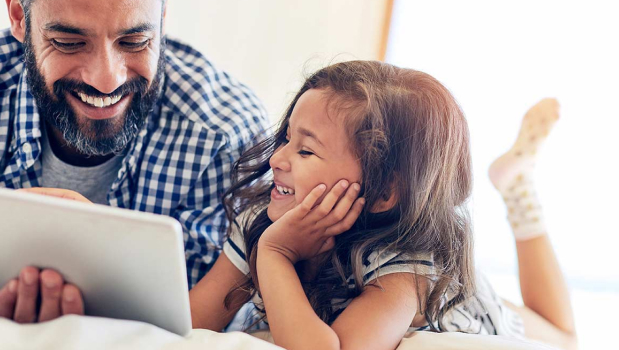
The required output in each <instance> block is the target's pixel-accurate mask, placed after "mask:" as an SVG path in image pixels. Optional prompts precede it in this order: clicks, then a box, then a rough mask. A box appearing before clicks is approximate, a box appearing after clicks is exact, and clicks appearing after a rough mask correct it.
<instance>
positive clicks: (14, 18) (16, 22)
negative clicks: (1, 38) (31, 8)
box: [6, 0, 26, 43]
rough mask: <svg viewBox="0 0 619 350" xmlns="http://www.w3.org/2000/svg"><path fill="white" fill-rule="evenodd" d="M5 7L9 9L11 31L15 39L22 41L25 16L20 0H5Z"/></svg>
mask: <svg viewBox="0 0 619 350" xmlns="http://www.w3.org/2000/svg"><path fill="white" fill-rule="evenodd" d="M6 7H7V8H8V10H9V20H10V21H11V33H12V34H13V36H14V37H15V39H17V40H19V41H20V42H22V43H23V42H24V38H25V37H26V16H25V15H24V8H23V7H22V5H21V1H20V0H6Z"/></svg>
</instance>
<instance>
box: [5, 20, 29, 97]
mask: <svg viewBox="0 0 619 350" xmlns="http://www.w3.org/2000/svg"><path fill="white" fill-rule="evenodd" d="M23 55H24V51H23V48H22V44H21V43H20V42H19V41H17V39H15V37H13V35H12V34H11V30H10V29H3V30H1V31H0V91H5V90H7V89H9V88H11V87H13V86H16V85H17V82H18V80H19V75H20V74H21V71H22V67H23Z"/></svg>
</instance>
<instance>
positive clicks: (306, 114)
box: [267, 89, 361, 221]
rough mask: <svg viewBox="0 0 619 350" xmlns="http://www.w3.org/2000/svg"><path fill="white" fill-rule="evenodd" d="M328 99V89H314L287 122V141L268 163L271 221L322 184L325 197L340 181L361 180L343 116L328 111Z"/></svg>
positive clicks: (301, 98) (307, 93) (301, 100)
mask: <svg viewBox="0 0 619 350" xmlns="http://www.w3.org/2000/svg"><path fill="white" fill-rule="evenodd" d="M327 96H328V91H327V90H317V89H311V90H308V91H306V92H305V93H304V94H303V95H302V96H301V97H300V98H299V100H298V101H297V103H296V105H295V107H294V110H293V111H292V114H291V116H290V120H289V123H288V125H289V126H288V130H287V134H286V139H287V142H285V143H282V144H281V145H280V146H279V147H278V148H277V149H276V150H275V153H274V154H273V156H272V157H271V159H270V161H269V163H270V165H271V168H272V169H273V180H274V182H275V188H274V189H273V190H272V191H271V202H270V203H269V207H268V210H267V213H268V215H269V218H270V219H271V220H272V221H276V220H278V219H279V218H280V217H282V215H284V214H285V213H286V212H287V211H288V210H290V209H292V208H294V207H295V206H297V205H298V204H300V203H301V202H302V201H303V199H304V198H305V197H306V196H307V195H308V194H309V193H310V191H311V190H312V189H314V188H315V187H316V186H318V185H320V184H325V185H327V191H325V194H326V193H328V191H329V190H330V189H331V188H332V187H333V186H334V185H335V184H336V183H337V182H338V181H339V180H342V179H346V180H348V182H349V183H350V184H352V183H354V182H357V183H359V182H360V181H361V167H360V165H359V162H358V160H357V157H356V156H355V155H354V153H353V151H352V148H351V147H350V143H349V139H348V135H347V133H346V130H345V127H344V123H343V118H344V116H343V114H342V113H338V112H337V110H336V109H335V108H329V106H328V104H327ZM323 197H324V195H323ZM320 201H322V198H320V200H319V202H320Z"/></svg>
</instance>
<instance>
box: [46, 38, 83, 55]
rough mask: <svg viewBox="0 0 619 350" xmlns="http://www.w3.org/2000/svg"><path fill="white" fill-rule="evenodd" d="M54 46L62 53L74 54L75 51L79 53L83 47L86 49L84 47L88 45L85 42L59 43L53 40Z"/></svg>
mask: <svg viewBox="0 0 619 350" xmlns="http://www.w3.org/2000/svg"><path fill="white" fill-rule="evenodd" d="M52 45H54V46H55V47H56V48H57V49H59V50H61V51H65V52H73V51H77V50H79V49H81V48H82V47H84V45H86V43H85V42H83V41H76V42H72V41H69V42H62V41H58V40H56V39H52Z"/></svg>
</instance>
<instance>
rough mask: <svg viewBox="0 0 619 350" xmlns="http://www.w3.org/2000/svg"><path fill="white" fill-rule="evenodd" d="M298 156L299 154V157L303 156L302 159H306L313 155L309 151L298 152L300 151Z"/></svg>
mask: <svg viewBox="0 0 619 350" xmlns="http://www.w3.org/2000/svg"><path fill="white" fill-rule="evenodd" d="M299 154H300V155H301V156H303V157H307V156H311V155H313V154H314V153H312V152H310V151H305V150H300V151H299Z"/></svg>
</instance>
